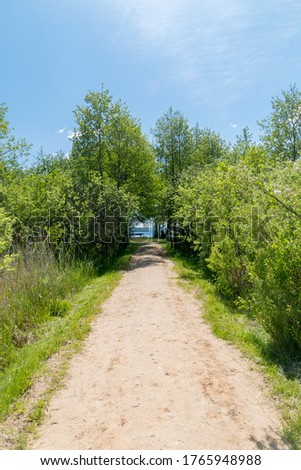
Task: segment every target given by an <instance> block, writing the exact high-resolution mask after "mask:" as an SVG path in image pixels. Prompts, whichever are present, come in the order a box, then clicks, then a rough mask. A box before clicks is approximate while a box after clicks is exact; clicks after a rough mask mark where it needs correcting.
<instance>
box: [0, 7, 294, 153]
mask: <svg viewBox="0 0 301 470" xmlns="http://www.w3.org/2000/svg"><path fill="white" fill-rule="evenodd" d="M0 24H1V27H0V53H1V73H0V102H2V103H5V104H6V105H7V106H8V108H9V114H8V118H9V120H10V123H11V126H12V127H13V128H14V129H15V133H16V135H17V136H18V137H25V138H26V139H27V140H28V142H29V143H31V144H33V149H32V152H33V153H37V151H38V150H39V148H40V147H41V146H42V147H43V148H44V151H45V152H46V153H54V152H56V151H57V150H60V149H62V150H63V151H65V152H67V151H69V150H70V147H71V141H70V140H68V133H69V132H71V131H72V130H73V128H74V119H73V113H72V111H73V110H74V109H75V107H76V105H81V104H82V103H83V100H84V97H85V95H86V94H87V93H88V91H89V90H92V91H97V90H100V88H101V84H102V83H104V85H105V88H108V89H109V90H110V92H111V93H112V94H113V96H114V98H116V99H118V98H121V99H122V100H124V101H125V102H126V103H127V104H128V107H129V109H130V111H131V113H132V115H133V116H134V117H136V118H139V119H140V120H141V123H142V127H143V130H144V132H145V133H148V132H149V130H150V128H151V127H153V126H154V124H155V122H156V120H157V118H158V117H159V116H161V115H162V114H163V113H164V112H165V111H166V110H167V109H168V107H169V106H173V108H175V109H180V110H181V111H182V112H183V114H184V115H185V116H186V117H187V118H188V120H189V122H190V123H191V124H192V125H193V124H195V122H199V124H200V126H201V127H211V128H212V129H213V130H215V131H216V132H220V134H221V135H222V137H224V138H225V139H226V140H228V141H234V140H235V136H236V135H237V134H239V133H240V132H241V131H242V129H243V128H244V127H245V126H249V128H250V130H251V131H252V132H253V134H254V136H255V138H257V137H258V128H257V125H256V121H257V120H261V119H262V118H264V117H265V116H266V115H267V114H268V113H269V112H270V110H271V97H272V96H276V95H279V94H281V91H282V90H283V89H287V88H288V87H289V85H290V84H291V83H296V84H297V86H298V87H299V88H300V87H301V74H300V72H301V60H300V59H301V57H300V55H301V53H300V51H301V0H51V1H50V0H26V1H24V0H3V1H2V2H1V19H0Z"/></svg>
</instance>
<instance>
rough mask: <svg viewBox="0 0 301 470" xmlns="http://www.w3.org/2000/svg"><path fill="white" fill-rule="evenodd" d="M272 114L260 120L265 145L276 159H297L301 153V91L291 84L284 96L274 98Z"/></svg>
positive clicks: (283, 93)
mask: <svg viewBox="0 0 301 470" xmlns="http://www.w3.org/2000/svg"><path fill="white" fill-rule="evenodd" d="M272 109H273V111H272V112H271V114H270V115H269V116H268V117H267V118H266V119H264V120H263V121H261V122H259V123H258V125H259V126H260V128H261V129H262V130H263V132H264V134H263V136H262V138H261V140H262V142H263V144H264V146H265V147H266V149H267V150H268V152H269V153H270V155H271V156H272V157H274V158H275V159H276V160H292V161H295V160H297V158H299V157H300V154H301V92H300V91H299V90H298V88H297V86H296V84H294V85H290V87H289V89H288V90H287V91H283V92H282V97H278V96H277V97H276V98H272Z"/></svg>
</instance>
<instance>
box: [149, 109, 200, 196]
mask: <svg viewBox="0 0 301 470" xmlns="http://www.w3.org/2000/svg"><path fill="white" fill-rule="evenodd" d="M151 132H152V135H153V137H154V149H155V153H156V156H157V160H158V163H159V166H160V170H161V173H162V174H163V176H164V179H165V180H166V182H167V183H168V184H171V186H172V187H173V188H176V186H177V184H178V181H179V177H180V175H181V173H182V172H183V170H185V169H186V168H187V167H188V166H189V165H190V163H191V154H192V133H191V130H190V127H189V124H188V121H187V119H186V118H185V117H184V116H183V114H182V113H181V112H180V111H174V110H173V109H172V108H171V107H170V108H169V109H168V111H167V112H166V113H165V114H164V115H163V116H162V117H160V118H159V119H158V120H157V122H156V124H155V127H154V128H153V129H152V131H151Z"/></svg>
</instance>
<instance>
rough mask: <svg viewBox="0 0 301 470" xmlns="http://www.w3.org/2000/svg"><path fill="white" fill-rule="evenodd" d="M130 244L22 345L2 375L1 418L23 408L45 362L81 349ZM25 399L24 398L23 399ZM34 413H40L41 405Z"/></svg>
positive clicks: (127, 256)
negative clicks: (25, 394) (29, 340)
mask: <svg viewBox="0 0 301 470" xmlns="http://www.w3.org/2000/svg"><path fill="white" fill-rule="evenodd" d="M135 249H136V247H135V245H130V246H129V247H128V249H127V251H126V252H125V254H124V255H122V256H120V257H119V258H118V259H117V260H116V261H114V262H112V263H111V265H110V266H109V267H108V266H107V267H106V270H104V271H103V274H101V275H99V276H98V277H95V278H94V279H92V280H90V281H89V282H88V283H87V284H86V285H85V287H83V288H82V290H81V291H80V292H79V293H77V294H74V295H73V296H70V297H68V311H67V313H66V312H64V316H60V315H56V316H54V317H52V318H51V320H49V321H47V322H45V323H43V324H42V325H41V326H40V327H39V328H38V329H37V331H36V332H35V341H34V342H32V343H28V344H26V345H24V346H23V347H22V348H19V349H18V350H17V352H16V353H15V355H14V358H13V361H12V362H11V363H10V365H9V366H8V367H7V368H6V369H5V370H4V371H3V373H2V374H1V376H0V420H2V421H3V420H4V419H5V418H6V417H7V416H8V414H9V413H10V412H13V410H14V407H16V408H18V407H19V409H20V408H22V405H20V400H19V401H18V399H20V397H22V395H23V394H24V393H25V392H26V391H27V390H28V389H29V388H30V387H31V385H32V383H33V382H34V380H35V377H36V376H37V374H38V373H41V371H43V370H44V369H45V362H46V361H47V359H49V358H50V357H51V356H53V355H54V354H55V353H57V352H58V351H61V350H64V348H65V349H68V350H69V351H71V350H72V352H74V351H76V350H78V348H79V347H80V344H81V342H82V340H83V339H84V338H85V337H86V335H87V333H88V332H89V331H90V323H91V320H92V319H93V318H94V317H95V315H97V314H98V313H99V312H100V307H101V304H102V303H103V302H104V300H106V299H107V298H108V297H109V296H110V294H111V293H112V291H113V289H114V288H115V287H116V286H117V284H118V282H119V280H120V279H121V276H122V271H121V270H122V269H124V268H125V267H126V266H127V264H128V262H129V259H130V256H131V253H133V251H134V250H135ZM21 401H22V400H21ZM33 413H36V415H35V414H33V419H34V417H35V416H36V417H37V416H40V414H41V407H40V408H39V410H38V409H37V410H36V411H35V412H33Z"/></svg>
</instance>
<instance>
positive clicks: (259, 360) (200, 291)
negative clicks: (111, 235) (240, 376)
mask: <svg viewBox="0 0 301 470" xmlns="http://www.w3.org/2000/svg"><path fill="white" fill-rule="evenodd" d="M166 249H167V252H168V253H169V255H170V256H171V257H172V259H173V261H174V263H175V268H176V271H177V273H178V274H179V275H180V278H181V279H182V280H183V281H185V285H186V286H187V287H188V288H193V289H194V291H196V295H197V296H198V297H199V299H200V300H201V302H202V303H203V306H204V311H205V315H204V317H205V319H206V320H207V321H208V323H209V324H210V326H211V329H212V331H213V333H214V334H215V335H216V336H218V337H220V338H222V339H224V340H226V341H229V342H231V343H232V344H235V345H236V346H237V347H238V348H239V349H240V350H241V351H242V352H243V354H244V355H245V356H246V357H248V358H249V359H251V360H252V361H253V362H254V363H255V364H256V365H257V368H258V369H259V370H261V372H262V373H263V374H264V376H265V377H266V379H267V382H268V384H269V385H270V389H271V395H272V396H273V398H274V400H275V403H277V406H278V407H279V409H280V412H281V414H282V418H283V433H282V434H283V438H284V439H285V440H286V442H287V443H288V444H289V445H290V447H291V448H293V449H301V385H300V378H301V376H300V362H297V361H295V362H293V361H292V360H289V359H288V358H283V357H281V356H280V355H279V354H278V353H277V351H276V350H275V349H274V346H273V344H272V342H271V339H270V337H269V335H268V334H267V333H266V332H265V331H264V329H263V328H262V327H261V326H260V325H259V324H258V323H256V321H255V320H254V319H252V318H250V317H249V316H248V315H246V314H243V313H241V312H240V311H239V310H238V309H236V308H235V306H233V305H231V304H227V303H226V302H224V301H223V300H222V299H221V298H220V297H219V296H218V294H217V293H216V290H215V287H214V284H213V283H211V282H210V281H208V280H207V279H205V278H204V277H203V276H202V272H201V271H200V270H199V269H198V267H197V265H196V263H195V260H193V259H189V258H185V257H184V256H183V255H181V254H179V253H177V252H174V251H172V250H171V249H170V247H166Z"/></svg>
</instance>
